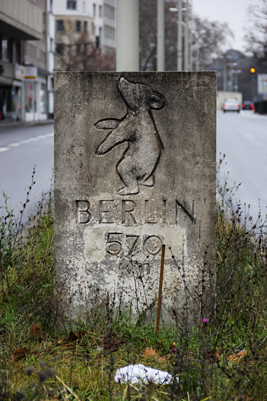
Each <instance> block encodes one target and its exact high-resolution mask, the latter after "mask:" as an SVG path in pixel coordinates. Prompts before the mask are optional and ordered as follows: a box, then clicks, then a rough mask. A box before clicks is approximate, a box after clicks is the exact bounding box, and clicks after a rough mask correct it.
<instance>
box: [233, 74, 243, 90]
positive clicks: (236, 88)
mask: <svg viewBox="0 0 267 401" xmlns="http://www.w3.org/2000/svg"><path fill="white" fill-rule="evenodd" d="M241 72H242V70H233V74H235V76H236V79H235V85H234V91H235V92H238V74H241Z"/></svg>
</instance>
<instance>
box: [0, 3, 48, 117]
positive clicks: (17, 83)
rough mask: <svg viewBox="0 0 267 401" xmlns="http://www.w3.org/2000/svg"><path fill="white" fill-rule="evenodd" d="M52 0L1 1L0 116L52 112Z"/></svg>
mask: <svg viewBox="0 0 267 401" xmlns="http://www.w3.org/2000/svg"><path fill="white" fill-rule="evenodd" d="M52 5H53V1H52V0H19V1H17V0H1V1H0V35H1V40H0V43H1V51H0V58H1V63H0V73H1V71H2V74H1V75H0V112H1V118H2V119H3V117H5V118H6V119H13V120H25V121H33V120H43V119H47V117H48V116H49V115H50V116H52V115H53V86H52V77H53V75H52V74H53V69H54V57H53V51H54V20H53V15H52V13H51V10H52Z"/></svg>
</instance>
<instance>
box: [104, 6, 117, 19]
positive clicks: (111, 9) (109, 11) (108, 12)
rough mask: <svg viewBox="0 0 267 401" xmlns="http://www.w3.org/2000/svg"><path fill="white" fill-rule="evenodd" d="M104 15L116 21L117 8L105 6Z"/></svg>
mask: <svg viewBox="0 0 267 401" xmlns="http://www.w3.org/2000/svg"><path fill="white" fill-rule="evenodd" d="M104 15H105V17H107V18H110V19H115V8H114V7H111V6H109V5H108V4H105V5H104Z"/></svg>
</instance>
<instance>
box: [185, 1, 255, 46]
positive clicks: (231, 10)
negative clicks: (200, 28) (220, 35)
mask: <svg viewBox="0 0 267 401" xmlns="http://www.w3.org/2000/svg"><path fill="white" fill-rule="evenodd" d="M260 3H261V0H193V10H194V14H197V15H199V16H200V17H202V18H203V17H207V18H208V19H210V20H214V21H220V22H227V23H228V25H229V28H230V29H231V31H232V32H233V33H234V35H235V39H234V40H233V41H232V44H231V48H233V49H236V50H241V51H244V50H245V48H244V46H245V42H244V40H243V37H244V36H245V30H244V26H245V25H246V18H247V8H248V6H249V5H257V4H260Z"/></svg>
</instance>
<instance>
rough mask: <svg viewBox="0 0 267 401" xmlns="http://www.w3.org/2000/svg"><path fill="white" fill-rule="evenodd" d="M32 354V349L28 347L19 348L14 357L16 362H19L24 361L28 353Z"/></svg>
mask: <svg viewBox="0 0 267 401" xmlns="http://www.w3.org/2000/svg"><path fill="white" fill-rule="evenodd" d="M29 352H30V349H29V348H28V347H20V348H18V349H17V350H16V351H15V352H14V355H13V359H14V361H15V360H16V361H18V360H19V359H22V358H24V357H25V356H26V354H27V353H29Z"/></svg>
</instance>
